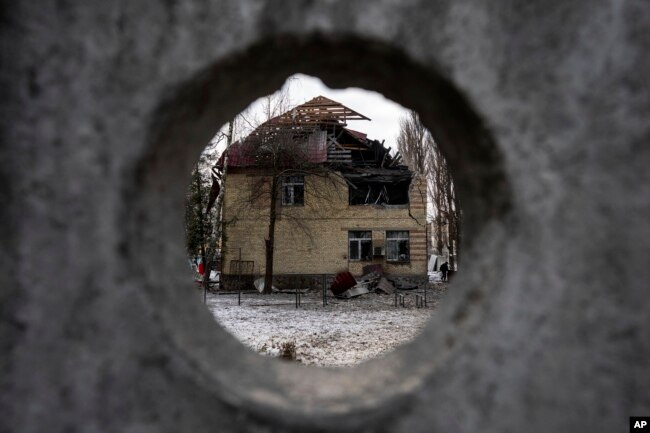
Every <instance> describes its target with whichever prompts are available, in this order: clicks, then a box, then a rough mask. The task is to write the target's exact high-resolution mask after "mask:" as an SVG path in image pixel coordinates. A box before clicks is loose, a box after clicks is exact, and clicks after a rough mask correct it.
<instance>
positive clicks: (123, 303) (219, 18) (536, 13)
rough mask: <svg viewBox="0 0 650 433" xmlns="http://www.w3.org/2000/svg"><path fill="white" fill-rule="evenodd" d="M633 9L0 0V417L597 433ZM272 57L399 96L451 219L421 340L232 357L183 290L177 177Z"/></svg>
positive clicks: (643, 292) (101, 428)
mask: <svg viewBox="0 0 650 433" xmlns="http://www.w3.org/2000/svg"><path fill="white" fill-rule="evenodd" d="M649 9H650V8H648V7H647V5H646V3H645V2H641V1H625V2H621V1H615V0H609V1H608V0H604V1H601V2H593V1H587V0H577V1H571V2H566V1H535V0H533V1H525V2H514V1H503V2H499V4H498V5H497V4H495V3H492V2H476V1H469V0H454V1H449V0H436V1H428V0H427V1H425V0H406V1H399V2H396V1H389V0H379V1H376V2H372V3H370V2H357V1H343V0H340V1H337V0H334V1H327V2H308V1H300V2H281V1H272V0H265V1H253V0H237V1H235V0H232V1H230V0H224V1H219V2H214V1H207V0H178V1H167V2H148V1H142V2H133V1H120V0H117V1H115V2H105V1H99V0H88V1H84V2H63V1H58V2H47V1H45V2H31V3H30V2H12V3H11V4H6V5H4V7H3V11H2V19H1V21H0V22H1V23H2V27H1V29H0V37H1V38H2V44H1V45H0V56H1V57H0V64H2V72H1V73H0V82H1V84H0V85H1V88H2V89H3V92H2V95H3V97H2V102H1V106H2V116H0V137H1V143H2V144H1V145H0V203H2V206H0V221H1V222H2V223H1V224H0V239H1V241H0V245H2V248H0V290H1V294H0V317H1V321H0V389H1V395H0V420H2V421H1V422H0V430H2V431H3V432H6V431H10V432H25V433H29V432H43V431H47V432H52V433H56V432H71V431H83V432H102V433H103V432H161V431H169V432H179V431H191V432H208V431H210V432H213V431H222V432H237V431H257V432H262V431H263V432H271V431H295V432H298V431H300V432H308V431H311V432H315V431H318V432H358V431H366V432H386V431H392V432H409V433H411V432H450V431H453V432H474V431H487V432H514V431H528V432H548V431H559V432H573V431H593V432H611V431H621V430H624V429H625V428H626V427H625V425H626V424H627V422H628V416H630V415H636V414H647V411H648V408H649V407H650V393H648V391H647V390H648V389H649V388H650V367H649V366H650V363H649V362H648V359H650V315H648V310H649V309H650V296H648V290H647V288H648V281H649V280H650V266H648V257H650V248H649V246H650V245H649V244H650V227H649V224H648V215H649V214H650V194H649V192H648V185H649V184H650V171H649V170H648V163H649V160H650V158H649V152H650V146H648V141H649V140H650V124H649V123H648V118H650V89H649V86H648V83H647V77H648V76H650V57H649V56H648V55H647V53H648V52H649V51H650V35H649V34H648V32H647V29H648V28H649V27H650V10H649ZM294 72H303V73H307V74H314V75H317V76H320V77H321V78H323V79H324V80H325V82H326V83H327V84H329V85H330V86H333V87H345V86H357V87H363V88H367V89H371V90H376V91H379V92H382V93H383V94H384V95H385V96H386V97H389V98H391V99H393V100H395V101H397V102H399V103H401V104H403V105H404V106H407V107H410V108H413V109H416V110H417V111H418V112H419V113H420V115H421V117H422V119H423V121H424V122H425V124H426V125H427V126H428V127H429V129H430V130H431V131H432V132H433V134H434V136H435V137H436V140H437V141H438V143H439V144H440V146H441V149H442V151H443V153H444V155H445V156H446V157H447V160H448V161H449V163H450V166H451V168H452V171H453V173H454V179H455V182H456V186H457V187H458V193H459V196H460V200H461V203H462V206H463V210H464V214H463V217H464V219H463V221H464V226H463V228H464V231H463V233H464V242H465V245H464V249H463V251H464V253H463V260H464V262H463V264H462V266H463V272H462V273H461V274H459V275H458V278H457V279H456V280H455V281H454V283H453V285H452V288H451V289H450V291H449V294H448V296H447V297H446V298H445V299H444V300H443V302H442V303H441V306H440V308H439V309H438V310H437V312H436V314H435V315H434V316H433V317H432V318H431V321H430V322H429V324H428V326H427V327H426V329H425V330H424V332H423V333H422V334H421V335H420V336H419V337H418V338H417V339H416V340H414V341H413V342H412V343H411V344H409V345H406V346H404V347H401V348H400V349H399V350H397V351H395V352H393V353H391V354H390V355H388V356H387V357H386V358H384V359H378V360H373V361H369V362H368V363H366V364H365V365H362V366H359V367H355V368H350V369H340V370H330V369H317V368H309V367H299V366H294V365H291V364H284V363H279V362H275V361H274V360H270V359H264V358H261V357H259V356H258V355H256V354H254V353H252V352H250V351H248V350H246V349H245V348H244V347H243V346H242V345H241V344H240V343H239V342H237V341H236V340H235V339H234V338H233V337H232V336H230V335H229V334H228V333H227V332H225V331H224V330H223V329H221V328H219V327H218V326H217V325H215V323H214V321H213V319H212V317H211V316H210V314H209V313H208V311H207V310H206V309H205V307H204V306H203V305H202V299H201V296H200V295H199V294H198V293H196V292H195V291H194V290H193V289H191V288H190V284H188V281H189V280H190V278H191V276H190V274H189V270H188V269H187V265H186V260H185V257H184V256H185V253H184V248H183V244H184V243H183V233H182V226H183V206H182V203H183V198H184V193H185V190H186V186H187V183H188V181H189V178H190V170H191V167H192V165H193V164H194V163H195V161H196V160H197V158H198V156H199V154H200V152H201V150H202V149H203V148H204V146H205V143H207V142H208V140H209V139H210V137H211V136H212V135H213V134H214V133H215V131H216V130H217V128H218V127H219V125H221V124H223V123H224V122H225V121H226V120H228V119H230V118H232V117H233V116H234V115H235V114H237V113H238V112H240V111H241V110H242V109H243V108H244V107H245V106H246V105H247V104H248V103H250V102H251V101H253V100H254V99H255V98H257V97H259V96H262V95H264V94H267V93H270V92H272V91H273V90H275V89H277V88H278V87H279V86H280V85H281V84H282V82H283V81H284V80H285V79H286V77H288V76H289V75H290V74H291V73H294ZM486 251H487V252H490V253H486ZM495 251H498V252H499V253H498V254H495V253H491V252H495Z"/></svg>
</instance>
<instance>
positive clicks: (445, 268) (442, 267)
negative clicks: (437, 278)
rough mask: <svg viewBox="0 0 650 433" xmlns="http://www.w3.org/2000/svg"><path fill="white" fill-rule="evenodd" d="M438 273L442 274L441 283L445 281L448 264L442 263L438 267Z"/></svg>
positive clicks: (447, 275)
mask: <svg viewBox="0 0 650 433" xmlns="http://www.w3.org/2000/svg"><path fill="white" fill-rule="evenodd" d="M440 272H442V281H447V279H448V278H449V263H447V262H444V263H443V264H442V265H440Z"/></svg>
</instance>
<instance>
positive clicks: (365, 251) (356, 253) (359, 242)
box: [348, 231, 372, 260]
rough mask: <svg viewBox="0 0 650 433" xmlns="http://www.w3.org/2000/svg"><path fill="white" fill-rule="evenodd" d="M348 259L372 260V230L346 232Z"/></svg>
mask: <svg viewBox="0 0 650 433" xmlns="http://www.w3.org/2000/svg"><path fill="white" fill-rule="evenodd" d="M348 243H349V245H350V248H349V249H350V253H349V255H348V257H349V258H350V260H372V232H362V231H353V232H348Z"/></svg>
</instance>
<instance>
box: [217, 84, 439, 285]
mask: <svg viewBox="0 0 650 433" xmlns="http://www.w3.org/2000/svg"><path fill="white" fill-rule="evenodd" d="M350 120H370V119H368V118H367V117H366V116H364V115H362V114H360V113H357V112H356V111H354V110H351V109H349V108H348V107H345V106H344V105H342V104H340V103H338V102H336V101H332V100H330V99H328V98H325V97H323V96H319V97H316V98H314V99H312V100H310V101H308V102H306V103H304V104H302V105H299V106H297V107H295V108H293V109H292V110H290V111H288V112H286V113H284V114H282V115H281V116H278V117H275V118H273V119H271V120H269V121H267V122H265V123H264V124H262V125H260V126H259V127H258V128H257V129H256V130H255V131H253V133H251V134H250V135H249V136H248V137H246V138H245V139H243V140H241V141H239V142H236V143H234V144H233V145H232V146H231V148H230V150H229V152H228V158H227V165H228V168H227V170H228V172H227V176H226V178H225V179H226V180H225V195H224V203H223V206H224V207H223V221H224V227H223V233H224V236H223V243H222V260H223V273H224V274H225V275H228V274H230V275H233V274H234V273H236V272H238V270H239V269H241V266H242V264H246V266H247V268H248V269H251V268H252V269H254V271H253V272H254V273H255V274H258V275H261V274H263V273H264V272H265V260H266V249H265V248H266V240H267V239H268V237H269V221H270V215H271V213H274V214H275V215H274V216H275V230H274V261H273V270H274V274H275V275H282V274H285V275H286V274H292V275H295V274H335V273H338V272H341V271H349V272H351V273H352V274H354V275H361V274H362V269H363V267H364V266H367V265H373V264H374V265H377V264H379V265H382V267H383V269H384V271H385V272H386V273H387V274H391V275H395V276H404V277H418V278H421V277H422V276H425V275H426V272H427V228H426V227H427V225H426V208H427V203H426V181H425V180H424V179H422V178H421V177H420V176H417V175H415V174H414V173H413V172H412V171H411V170H409V169H408V167H406V166H405V165H403V164H402V162H401V158H400V156H399V153H391V152H390V148H388V147H386V146H384V143H383V142H380V141H377V140H373V139H370V138H368V137H367V135H366V134H364V133H362V132H358V131H355V130H352V129H350V128H348V122H349V121H350ZM283 141H284V142H290V143H291V144H290V146H284V147H283V146H282V145H281V142H283ZM278 149H282V150H281V155H278V154H277V153H274V152H277V151H278ZM223 164H224V161H223V160H222V161H221V166H222V167H223ZM274 178H276V179H278V181H277V188H275V189H274V188H273V185H274V183H273V182H274V181H273V179H274ZM273 192H275V194H276V197H275V200H273V199H272V195H273Z"/></svg>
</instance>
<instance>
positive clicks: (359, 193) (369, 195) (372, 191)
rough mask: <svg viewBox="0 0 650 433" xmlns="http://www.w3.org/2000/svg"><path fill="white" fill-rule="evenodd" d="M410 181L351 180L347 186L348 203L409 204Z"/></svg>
mask: <svg viewBox="0 0 650 433" xmlns="http://www.w3.org/2000/svg"><path fill="white" fill-rule="evenodd" d="M410 184H411V182H410V180H409V181H402V182H395V183H383V182H351V185H350V186H349V188H348V189H349V203H350V205H369V204H370V205H371V204H377V205H401V204H409V186H410Z"/></svg>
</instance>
